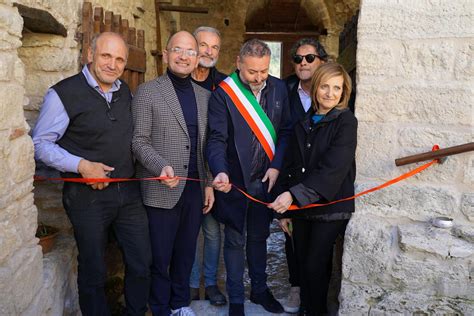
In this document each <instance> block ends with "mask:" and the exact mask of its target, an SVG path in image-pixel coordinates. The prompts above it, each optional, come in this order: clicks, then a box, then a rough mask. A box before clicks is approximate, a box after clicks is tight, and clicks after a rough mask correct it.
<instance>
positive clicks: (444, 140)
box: [340, 0, 474, 315]
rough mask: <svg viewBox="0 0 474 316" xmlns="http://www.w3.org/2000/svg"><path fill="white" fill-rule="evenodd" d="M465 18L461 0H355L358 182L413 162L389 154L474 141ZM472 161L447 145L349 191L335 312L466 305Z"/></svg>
mask: <svg viewBox="0 0 474 316" xmlns="http://www.w3.org/2000/svg"><path fill="white" fill-rule="evenodd" d="M473 18H474V7H473V2H472V1H470V0H457V1H428V0H419V1H409V0H404V1H399V0H386V1H381V0H364V1H362V4H361V11H360V18H359V24H358V49H357V78H358V83H357V87H358V88H357V89H358V90H357V101H356V115H357V117H358V119H359V137H358V139H359V145H358V150H357V165H358V175H357V177H358V178H357V191H361V190H363V189H366V188H369V187H372V186H374V185H376V184H379V183H382V182H384V181H386V180H388V179H390V178H393V177H395V176H397V175H399V174H401V173H404V172H406V171H408V170H410V169H412V168H414V167H415V165H409V166H404V167H395V165H394V159H395V158H398V157H402V156H407V155H411V154H415V153H421V152H425V151H429V150H430V149H431V146H432V145H433V144H439V145H440V146H441V147H442V148H443V147H449V146H454V145H459V144H463V143H467V142H472V141H473V138H474V120H473V118H474V103H473V97H474V93H473V90H472V87H473V83H474V82H473V74H474V67H473V60H474V58H473V57H474V52H473V47H474V33H473V29H472V20H473ZM418 165H419V164H418ZM473 170H474V157H473V155H472V153H470V154H469V153H466V154H462V155H457V156H452V157H449V158H448V159H447V161H446V162H445V163H443V164H439V165H435V166H432V167H431V168H429V169H428V170H426V171H425V172H423V173H422V174H420V175H417V176H415V177H413V178H411V179H409V180H406V181H404V182H402V183H399V184H397V185H395V186H393V187H390V188H388V189H384V190H383V191H379V192H376V193H372V194H370V195H368V196H366V197H363V198H361V199H358V200H357V204H356V209H357V211H356V214H355V216H354V217H353V218H352V220H351V222H350V224H349V226H348V228H347V232H346V239H345V249H344V258H343V280H342V290H341V294H340V301H341V307H340V313H341V315H355V314H371V315H396V314H414V313H420V314H464V315H473V314H474V280H473V277H474V265H473V259H474V216H473V214H474V194H473V192H474V172H473ZM436 216H448V217H451V218H453V219H454V227H453V228H452V229H441V228H435V227H433V226H432V225H431V224H430V222H429V221H430V219H432V218H433V217H436Z"/></svg>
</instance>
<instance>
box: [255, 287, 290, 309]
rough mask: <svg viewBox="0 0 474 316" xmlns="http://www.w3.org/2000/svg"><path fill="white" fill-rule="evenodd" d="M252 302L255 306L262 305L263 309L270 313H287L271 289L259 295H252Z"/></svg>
mask: <svg viewBox="0 0 474 316" xmlns="http://www.w3.org/2000/svg"><path fill="white" fill-rule="evenodd" d="M250 301H251V302H252V303H254V304H259V305H262V306H263V308H265V310H266V311H267V312H270V313H274V314H281V313H283V312H284V311H285V310H284V309H283V306H281V304H280V302H278V301H277V300H276V299H275V298H274V297H273V294H272V292H270V290H269V289H266V290H265V292H262V293H258V294H254V293H250Z"/></svg>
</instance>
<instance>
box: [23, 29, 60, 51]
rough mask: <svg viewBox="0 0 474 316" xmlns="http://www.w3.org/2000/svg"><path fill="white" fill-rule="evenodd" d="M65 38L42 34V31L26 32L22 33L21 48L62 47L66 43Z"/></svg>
mask: <svg viewBox="0 0 474 316" xmlns="http://www.w3.org/2000/svg"><path fill="white" fill-rule="evenodd" d="M66 39H67V38H64V37H62V36H60V35H53V34H42V33H26V34H24V35H23V38H22V42H23V46H22V48H32V47H57V48H63V47H65V44H66Z"/></svg>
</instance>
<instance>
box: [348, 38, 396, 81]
mask: <svg viewBox="0 0 474 316" xmlns="http://www.w3.org/2000/svg"><path fill="white" fill-rule="evenodd" d="M401 49H402V47H401V45H400V42H399V41H365V42H364V45H359V46H358V47H357V65H358V66H360V67H357V74H358V76H359V77H358V82H357V84H358V85H359V84H364V83H365V82H366V81H368V82H369V83H373V82H374V80H377V79H380V80H383V81H386V80H390V79H391V78H393V77H395V76H396V74H397V67H398V64H399V62H400V58H399V51H400V50H401ZM377 82H380V81H378V80H377Z"/></svg>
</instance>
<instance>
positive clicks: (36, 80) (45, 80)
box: [24, 69, 77, 110]
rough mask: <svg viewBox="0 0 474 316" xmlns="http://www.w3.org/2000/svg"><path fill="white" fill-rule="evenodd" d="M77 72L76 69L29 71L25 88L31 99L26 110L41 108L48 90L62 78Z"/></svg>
mask: <svg viewBox="0 0 474 316" xmlns="http://www.w3.org/2000/svg"><path fill="white" fill-rule="evenodd" d="M76 73H77V70H76V69H71V70H70V71H69V72H42V71H32V72H30V73H28V80H27V81H26V82H25V90H26V94H27V95H28V98H29V101H28V102H27V104H26V105H25V106H24V108H25V109H26V110H39V109H40V107H41V104H42V101H43V97H44V95H45V94H46V91H47V90H48V89H49V88H50V87H51V86H53V85H55V84H56V83H58V82H59V81H61V80H62V79H64V78H67V77H69V76H72V75H74V74H76Z"/></svg>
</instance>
